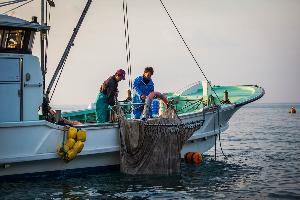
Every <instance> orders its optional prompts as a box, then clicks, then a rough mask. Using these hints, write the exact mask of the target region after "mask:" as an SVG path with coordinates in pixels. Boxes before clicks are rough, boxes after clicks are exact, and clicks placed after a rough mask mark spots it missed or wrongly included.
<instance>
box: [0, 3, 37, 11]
mask: <svg viewBox="0 0 300 200" xmlns="http://www.w3.org/2000/svg"><path fill="white" fill-rule="evenodd" d="M26 1H27V0H26ZM32 1H34V0H30V1H28V2H25V3H23V4H21V5H19V6H17V7H15V8H12V9H10V10H8V11H6V12H4V13H2V14H6V13H8V12H11V11H13V10H16V9H18V8H20V7H22V6H25V5H26V4H29V3H30V2H32ZM20 2H21V1H20Z"/></svg>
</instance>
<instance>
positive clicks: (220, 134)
mask: <svg viewBox="0 0 300 200" xmlns="http://www.w3.org/2000/svg"><path fill="white" fill-rule="evenodd" d="M218 126H219V142H220V149H221V152H222V154H223V156H224V157H225V159H227V156H226V155H225V153H224V151H223V148H222V143H221V127H220V109H219V107H218Z"/></svg>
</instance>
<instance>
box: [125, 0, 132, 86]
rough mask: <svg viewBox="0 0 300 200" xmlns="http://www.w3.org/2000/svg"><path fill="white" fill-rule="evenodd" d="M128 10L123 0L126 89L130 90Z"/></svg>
mask: <svg viewBox="0 0 300 200" xmlns="http://www.w3.org/2000/svg"><path fill="white" fill-rule="evenodd" d="M127 11H128V8H127V1H126V0H123V15H124V20H123V22H124V33H125V48H126V61H127V68H128V69H127V72H128V76H129V79H128V87H129V88H130V89H131V90H132V76H131V68H132V67H131V54H130V42H129V21H128V14H127V13H128V12H127Z"/></svg>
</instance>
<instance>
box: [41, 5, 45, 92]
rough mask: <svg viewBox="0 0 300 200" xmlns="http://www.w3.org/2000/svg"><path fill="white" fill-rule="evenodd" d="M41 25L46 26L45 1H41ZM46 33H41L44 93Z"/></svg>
mask: <svg viewBox="0 0 300 200" xmlns="http://www.w3.org/2000/svg"><path fill="white" fill-rule="evenodd" d="M41 25H42V26H43V25H45V0H41ZM44 33H45V32H44V31H41V32H40V40H41V69H42V75H43V93H44V92H45V74H46V70H45V40H44Z"/></svg>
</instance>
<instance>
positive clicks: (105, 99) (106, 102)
mask: <svg viewBox="0 0 300 200" xmlns="http://www.w3.org/2000/svg"><path fill="white" fill-rule="evenodd" d="M125 74H126V73H125V71H124V70H123V69H118V70H117V71H116V73H115V74H114V75H112V76H110V77H109V78H108V79H107V80H106V81H104V83H103V84H102V85H101V87H100V91H99V94H98V96H97V99H96V120H97V123H104V122H108V121H109V120H110V119H109V108H108V106H114V105H115V104H116V102H117V97H118V92H119V91H118V82H120V81H121V80H125Z"/></svg>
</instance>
